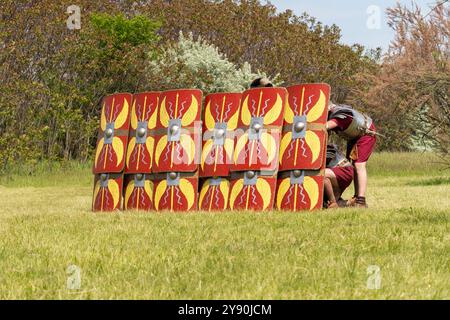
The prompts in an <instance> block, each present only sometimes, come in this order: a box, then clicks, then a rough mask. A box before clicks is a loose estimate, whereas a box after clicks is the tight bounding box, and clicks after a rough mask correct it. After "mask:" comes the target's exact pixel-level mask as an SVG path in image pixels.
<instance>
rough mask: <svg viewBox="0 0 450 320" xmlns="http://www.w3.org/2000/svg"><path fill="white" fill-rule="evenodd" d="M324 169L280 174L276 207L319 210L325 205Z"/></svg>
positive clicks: (281, 208)
mask: <svg viewBox="0 0 450 320" xmlns="http://www.w3.org/2000/svg"><path fill="white" fill-rule="evenodd" d="M323 180H324V170H320V171H301V170H295V171H287V172H284V173H282V174H280V177H279V179H278V186H277V199H276V207H277V209H279V210H291V211H299V210H317V209H321V208H322V205H323V187H324V182H323Z"/></svg>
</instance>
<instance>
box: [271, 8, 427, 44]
mask: <svg viewBox="0 0 450 320" xmlns="http://www.w3.org/2000/svg"><path fill="white" fill-rule="evenodd" d="M270 2H271V3H272V4H273V5H275V6H276V7H277V8H278V10H279V11H285V10H286V9H291V10H293V11H294V13H295V14H297V15H301V14H302V13H303V12H306V13H308V14H309V15H311V16H313V17H315V18H317V19H318V20H319V21H320V22H322V23H324V24H327V25H331V24H333V23H334V24H336V25H338V26H339V27H340V28H341V33H342V40H341V42H343V43H345V44H349V45H352V44H354V43H359V44H362V45H364V46H366V47H367V48H370V49H375V48H377V47H381V48H382V49H383V50H384V51H386V50H387V48H388V47H389V43H390V41H391V40H393V39H394V32H393V30H391V28H389V26H388V25H387V19H386V13H385V10H386V8H388V7H392V6H395V3H396V2H397V1H395V0H270ZM398 2H400V3H401V4H404V5H411V0H399V1H398ZM416 3H417V4H418V5H419V6H420V8H422V11H423V12H424V13H428V12H429V11H430V9H431V8H432V7H434V5H435V3H436V1H435V0H416Z"/></svg>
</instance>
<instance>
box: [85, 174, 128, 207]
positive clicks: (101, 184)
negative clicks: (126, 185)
mask: <svg viewBox="0 0 450 320" xmlns="http://www.w3.org/2000/svg"><path fill="white" fill-rule="evenodd" d="M122 185H123V175H122V174H121V173H101V174H97V175H95V180H94V194H93V201H92V210H93V211H100V212H108V211H114V210H119V209H120V208H121V204H122Z"/></svg>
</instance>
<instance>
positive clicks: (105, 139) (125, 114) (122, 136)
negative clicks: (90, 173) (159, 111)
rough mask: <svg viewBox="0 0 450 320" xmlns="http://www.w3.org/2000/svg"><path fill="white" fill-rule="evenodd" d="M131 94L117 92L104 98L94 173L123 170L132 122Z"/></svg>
mask: <svg viewBox="0 0 450 320" xmlns="http://www.w3.org/2000/svg"><path fill="white" fill-rule="evenodd" d="M131 97H132V96H131V95H130V94H115V95H111V96H107V97H105V98H104V100H103V104H102V110H101V116H100V129H99V137H98V141H97V147H96V152H95V161H94V173H96V174H98V173H109V172H113V173H117V172H121V171H122V170H123V168H124V165H125V151H126V146H127V142H128V130H129V122H130V115H129V113H130V109H129V108H130V103H131Z"/></svg>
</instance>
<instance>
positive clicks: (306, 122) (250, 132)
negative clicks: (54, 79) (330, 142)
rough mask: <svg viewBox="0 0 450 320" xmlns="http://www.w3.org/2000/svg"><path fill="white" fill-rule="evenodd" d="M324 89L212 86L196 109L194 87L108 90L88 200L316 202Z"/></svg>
mask: <svg viewBox="0 0 450 320" xmlns="http://www.w3.org/2000/svg"><path fill="white" fill-rule="evenodd" d="M329 96H330V87H329V86H328V85H327V84H301V85H296V86H292V87H289V88H287V89H285V88H255V89H250V90H247V91H245V92H243V93H215V94H210V95H208V96H206V98H205V102H204V108H203V112H202V92H201V91H200V90H196V89H180V90H171V91H164V92H144V93H139V94H135V95H132V94H129V93H119V94H114V95H110V96H107V97H105V98H104V99H103V102H102V105H101V116H100V127H99V131H98V132H99V133H98V140H97V148H96V152H95V160H94V168H93V172H94V174H95V183H94V197H93V205H92V208H93V210H94V211H114V210H120V209H124V210H143V211H152V210H154V211H171V212H174V211H178V212H180V211H181V212H185V211H192V210H197V209H200V210H204V211H210V212H211V211H223V210H226V209H230V210H248V211H255V210H256V211H263V210H271V209H273V208H274V207H275V208H276V209H279V210H292V211H301V210H315V209H320V208H322V202H323V186H324V171H325V165H326V161H325V157H326V145H327V130H326V121H327V112H328V108H327V107H328V103H329ZM201 116H202V117H201ZM202 119H203V123H202V121H201V120H202ZM199 178H200V179H201V181H200V182H201V183H199ZM199 185H201V187H200V191H199Z"/></svg>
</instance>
